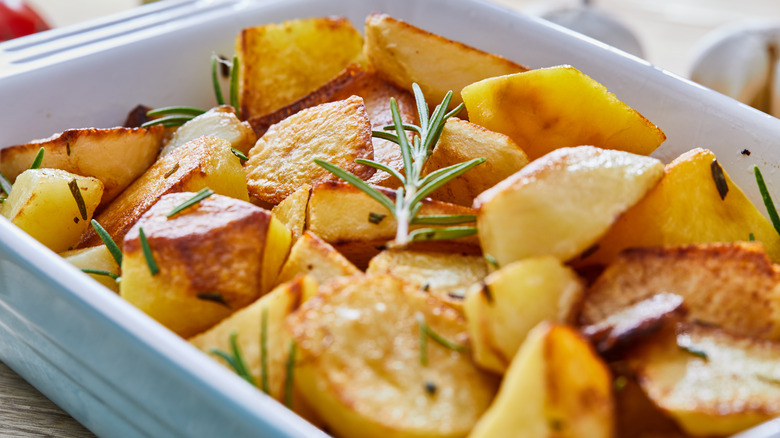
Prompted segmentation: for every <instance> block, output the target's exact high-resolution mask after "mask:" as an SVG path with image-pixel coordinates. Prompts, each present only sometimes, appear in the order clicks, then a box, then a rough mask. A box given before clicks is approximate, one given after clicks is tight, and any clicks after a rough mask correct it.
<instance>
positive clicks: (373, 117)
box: [249, 64, 418, 188]
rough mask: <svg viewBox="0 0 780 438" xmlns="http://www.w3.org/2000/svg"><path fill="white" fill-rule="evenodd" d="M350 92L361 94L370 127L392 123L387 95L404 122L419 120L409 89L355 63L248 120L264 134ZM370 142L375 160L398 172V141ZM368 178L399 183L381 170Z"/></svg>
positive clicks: (400, 163) (374, 181)
mask: <svg viewBox="0 0 780 438" xmlns="http://www.w3.org/2000/svg"><path fill="white" fill-rule="evenodd" d="M350 96H360V97H362V98H363V103H364V105H365V107H366V113H367V114H368V118H369V120H370V121H371V126H372V129H375V130H381V129H382V128H383V127H384V126H387V125H390V124H392V123H393V116H392V113H391V112H390V98H394V99H395V100H396V103H397V104H398V112H399V113H400V115H401V120H403V122H404V123H413V124H418V118H417V107H416V103H415V101H414V97H413V96H412V93H410V92H409V91H407V90H405V89H403V88H400V87H397V86H395V85H393V84H391V83H390V82H388V81H385V80H384V79H382V78H380V77H379V75H378V74H377V72H375V71H371V70H366V69H364V68H363V67H361V66H359V65H356V64H353V65H350V66H349V67H347V68H346V69H345V70H344V71H342V72H341V73H340V74H339V75H338V76H336V77H335V78H333V79H332V80H330V81H329V82H328V83H326V84H325V85H323V86H322V87H320V88H318V89H317V90H315V91H314V92H312V93H311V94H309V95H307V96H305V97H303V98H301V99H298V100H297V101H295V102H293V103H291V104H289V105H287V106H285V107H283V108H280V109H278V110H276V111H274V112H272V113H269V114H267V115H265V116H261V117H256V118H252V119H250V120H249V123H251V124H252V127H253V128H254V130H255V132H256V133H257V134H258V135H263V134H265V131H267V130H268V128H270V127H271V125H273V124H275V123H279V122H281V121H282V120H284V119H286V118H287V117H289V116H291V115H293V114H295V113H297V112H299V111H301V110H303V109H305V108H310V107H312V106H316V105H320V104H322V103H326V102H335V101H337V100H344V99H347V98H349V97H350ZM410 138H411V134H410ZM372 143H373V145H374V161H378V162H380V163H383V164H386V165H388V166H390V167H392V168H393V169H395V170H397V171H399V172H402V171H403V157H402V156H401V149H400V148H399V147H398V145H396V144H395V143H393V142H390V141H388V140H384V139H381V138H372ZM368 182H369V183H371V184H377V185H381V186H385V187H391V188H395V187H398V185H399V183H398V180H396V179H395V178H392V177H391V176H390V174H389V173H387V172H385V171H381V170H378V171H377V172H376V173H374V174H373V175H372V176H371V178H369V179H368Z"/></svg>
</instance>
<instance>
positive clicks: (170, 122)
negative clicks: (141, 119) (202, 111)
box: [141, 116, 194, 128]
mask: <svg viewBox="0 0 780 438" xmlns="http://www.w3.org/2000/svg"><path fill="white" fill-rule="evenodd" d="M193 118H194V117H193V116H167V117H160V118H159V119H154V120H149V121H148V122H146V123H143V124H142V125H141V127H142V128H148V127H150V126H154V125H163V126H165V127H166V128H168V127H171V126H181V125H183V124H185V123H187V122H189V121H190V120H192V119H193Z"/></svg>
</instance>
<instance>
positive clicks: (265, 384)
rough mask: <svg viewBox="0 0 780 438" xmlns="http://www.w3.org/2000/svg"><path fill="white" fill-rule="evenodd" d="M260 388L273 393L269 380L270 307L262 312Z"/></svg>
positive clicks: (267, 392)
mask: <svg viewBox="0 0 780 438" xmlns="http://www.w3.org/2000/svg"><path fill="white" fill-rule="evenodd" d="M260 389H262V390H263V392H265V393H266V394H271V385H270V383H269V380H268V308H267V307H263V312H262V313H261V314H260Z"/></svg>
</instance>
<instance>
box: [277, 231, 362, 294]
mask: <svg viewBox="0 0 780 438" xmlns="http://www.w3.org/2000/svg"><path fill="white" fill-rule="evenodd" d="M359 273H360V270H359V269H358V268H356V267H355V265H353V264H352V263H350V262H349V260H347V259H346V257H344V256H343V255H341V254H340V253H339V252H338V251H336V250H335V249H334V248H333V247H332V246H330V245H329V244H328V243H327V242H325V241H324V240H322V239H320V238H319V237H317V236H316V235H315V234H312V233H310V232H308V231H306V232H304V233H303V235H302V236H301V238H300V239H298V241H297V242H295V245H293V247H292V249H290V256H289V257H288V258H287V261H286V262H285V263H284V266H282V271H281V272H280V273H279V277H278V278H277V279H276V282H277V283H278V284H281V283H284V282H287V281H290V280H292V279H293V278H295V277H297V276H299V275H307V276H309V277H311V278H312V279H314V280H316V281H317V282H318V283H325V282H326V281H328V280H330V279H332V278H336V277H342V276H346V275H355V274H359Z"/></svg>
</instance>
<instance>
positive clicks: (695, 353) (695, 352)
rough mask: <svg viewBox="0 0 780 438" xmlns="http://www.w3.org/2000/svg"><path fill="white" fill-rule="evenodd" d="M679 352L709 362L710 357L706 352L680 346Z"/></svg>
mask: <svg viewBox="0 0 780 438" xmlns="http://www.w3.org/2000/svg"><path fill="white" fill-rule="evenodd" d="M680 350H682V351H684V352H686V353H688V354H691V355H693V356H696V357H698V358H701V359H704V360H705V361H708V360H710V357H709V356H708V355H707V352H706V351H704V350H699V349H698V348H694V347H691V346H682V345H680Z"/></svg>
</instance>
